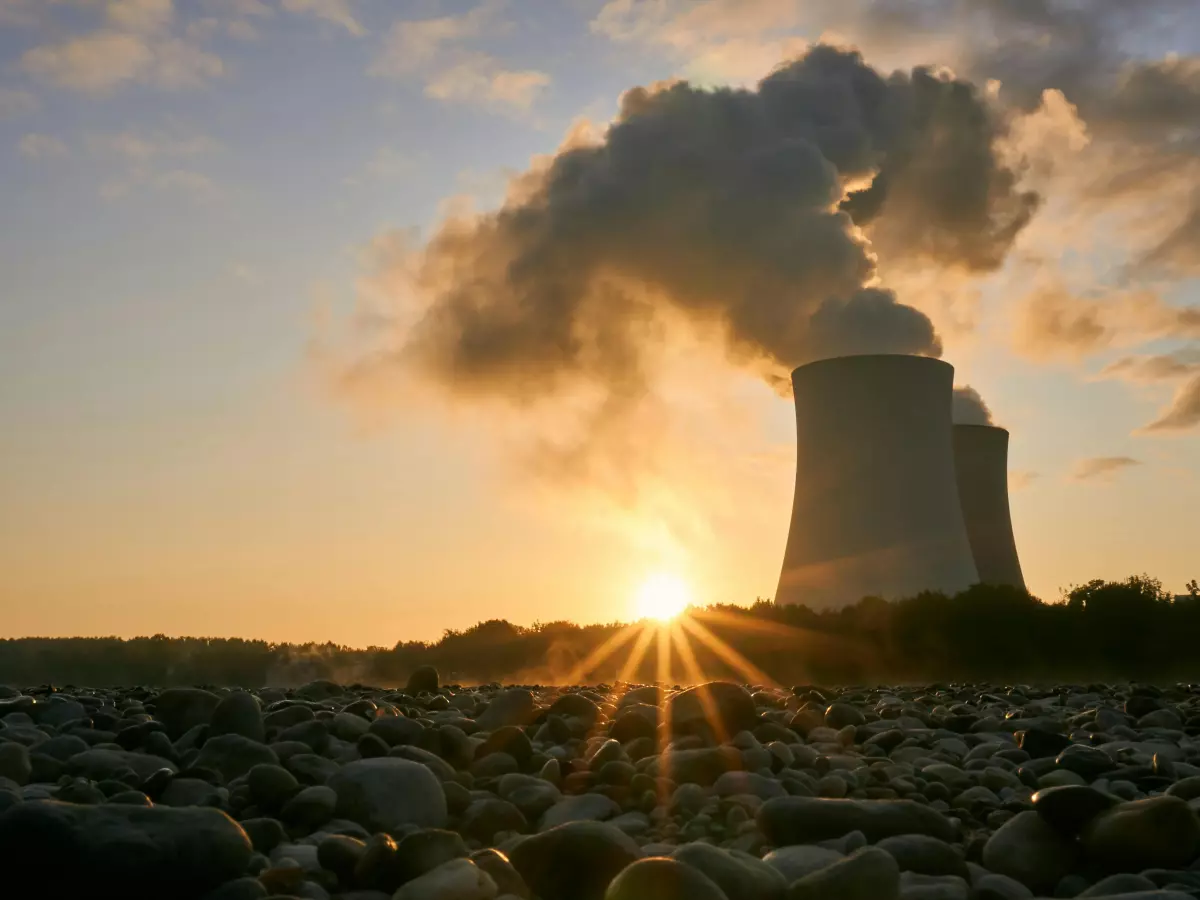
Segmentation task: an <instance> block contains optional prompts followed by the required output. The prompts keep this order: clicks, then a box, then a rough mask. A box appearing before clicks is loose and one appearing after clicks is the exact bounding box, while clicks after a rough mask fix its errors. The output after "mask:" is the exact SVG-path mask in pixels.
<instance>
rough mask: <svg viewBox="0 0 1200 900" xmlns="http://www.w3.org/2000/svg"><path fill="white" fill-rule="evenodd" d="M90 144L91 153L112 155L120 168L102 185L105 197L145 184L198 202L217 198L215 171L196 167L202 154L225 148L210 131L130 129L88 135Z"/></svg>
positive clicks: (105, 157)
mask: <svg viewBox="0 0 1200 900" xmlns="http://www.w3.org/2000/svg"><path fill="white" fill-rule="evenodd" d="M84 143H85V146H86V147H87V150H88V152H89V153H91V154H92V155H93V156H95V157H98V158H100V159H102V160H109V161H110V162H112V163H113V164H114V165H115V168H116V169H117V171H116V172H115V173H114V174H113V175H112V176H111V177H110V178H108V179H107V180H106V181H105V182H104V183H103V184H102V185H101V187H100V195H101V196H102V197H104V198H105V199H108V200H116V199H119V198H122V197H125V196H127V195H129V194H131V193H133V192H134V191H136V190H144V189H148V190H152V191H157V192H163V193H171V194H178V195H182V196H185V197H187V198H189V199H191V200H193V201H197V202H200V201H209V200H213V199H215V198H216V197H217V196H218V195H219V193H220V191H219V189H218V186H217V184H216V182H215V181H213V179H212V178H211V177H210V176H208V175H207V174H205V173H203V172H201V171H198V170H197V169H195V168H194V166H195V163H196V161H197V160H198V159H200V158H201V157H207V156H211V155H213V154H215V153H217V152H219V151H220V149H221V145H220V144H219V143H218V142H217V141H215V140H213V139H212V138H210V137H208V136H207V135H204V134H200V133H195V132H187V131H183V130H181V129H179V128H158V129H128V130H125V131H119V132H108V133H92V134H88V135H87V136H86V138H85V141H84Z"/></svg>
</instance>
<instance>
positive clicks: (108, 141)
mask: <svg viewBox="0 0 1200 900" xmlns="http://www.w3.org/2000/svg"><path fill="white" fill-rule="evenodd" d="M87 145H88V149H89V150H90V151H92V152H93V153H96V154H101V155H110V156H116V157H119V158H121V159H124V160H126V161H128V162H130V163H134V164H142V163H148V162H151V161H152V160H156V159H162V158H165V157H174V158H180V157H196V156H205V155H208V154H211V153H215V152H217V151H218V150H220V149H221V145H220V144H219V143H217V142H216V141H214V140H213V139H212V138H210V137H208V136H207V135H204V134H194V133H193V134H185V133H179V132H175V131H170V130H166V129H151V130H138V129H131V130H127V131H120V132H108V133H98V134H97V133H93V134H89V135H88V136H87Z"/></svg>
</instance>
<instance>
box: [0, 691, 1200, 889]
mask: <svg viewBox="0 0 1200 900" xmlns="http://www.w3.org/2000/svg"><path fill="white" fill-rule="evenodd" d="M35 698H36V699H35ZM714 710H715V711H716V717H715V721H713V720H711V719H710V713H711V711H714ZM1189 723H1190V724H1189ZM64 810H65V811H66V812H64ZM48 811H49V812H48ZM1198 813H1200V687H1195V686H1190V685H1174V686H1164V687H1163V688H1161V689H1158V690H1154V691H1152V690H1151V689H1149V688H1146V687H1143V686H1136V687H1132V688H1131V687H1130V686H1128V685H1094V684H1093V685H1086V686H1082V685H1065V686H1058V687H1047V688H1037V687H1031V686H1028V685H1025V686H1017V687H1008V688H1000V687H995V686H993V687H988V686H981V685H930V686H925V687H903V688H889V689H880V690H877V689H869V688H861V687H860V688H855V689H836V688H826V687H815V686H812V685H805V686H800V687H798V688H795V689H783V688H775V687H770V686H762V685H756V686H743V685H736V684H732V683H728V682H713V683H711V684H708V685H704V686H697V687H691V688H683V689H681V688H675V689H669V690H662V689H660V688H657V687H654V686H649V685H647V686H627V685H622V684H618V685H592V686H575V687H568V688H547V687H542V686H536V685H535V686H530V685H514V686H509V687H503V686H500V685H494V684H493V685H483V686H479V687H473V688H460V687H458V686H456V685H450V686H447V685H443V684H442V682H441V678H440V676H439V675H438V673H437V672H436V670H428V671H426V670H420V671H417V672H414V673H413V675H412V677H411V678H410V679H409V680H408V682H407V684H406V685H405V688H404V690H403V691H397V690H387V689H381V688H370V687H364V686H362V685H351V686H348V687H347V686H343V685H338V684H336V683H334V682H331V681H325V680H318V681H313V682H310V683H308V684H306V685H304V686H303V687H300V688H292V689H287V688H271V689H253V690H241V689H235V690H227V689H208V688H205V687H200V688H169V689H167V690H155V689H149V688H130V689H90V688H78V687H67V688H64V689H61V690H56V691H54V692H51V693H49V694H47V692H46V689H43V688H34V689H30V691H29V692H23V691H21V690H19V689H17V688H7V689H5V688H3V687H2V686H0V838H2V840H0V865H6V868H5V871H10V872H11V871H14V869H15V868H17V867H23V866H26V865H28V864H29V861H30V860H32V861H34V862H37V861H38V860H39V859H41V860H44V862H42V863H41V865H40V867H39V869H38V871H41V872H44V873H45V878H44V880H45V882H46V884H45V888H46V889H45V891H44V892H43V893H45V894H46V895H47V896H64V897H67V896H75V895H80V896H109V895H114V891H115V892H116V894H115V895H119V896H122V897H125V896H129V897H132V898H135V900H140V898H141V897H145V898H146V900H151V898H152V897H153V900H160V898H161V897H164V896H170V897H181V898H184V900H193V898H194V900H259V898H262V897H264V896H268V895H269V896H273V897H279V898H284V897H291V898H305V900H389V898H393V896H405V897H409V898H413V897H416V898H425V897H428V898H430V900H453V898H455V897H462V898H465V900H475V898H484V900H514V898H516V900H534V898H539V900H550V898H554V900H560V898H561V900H576V898H579V900H603V898H605V896H606V894H608V895H609V896H613V897H617V896H619V897H622V898H624V897H629V896H635V897H636V896H655V897H657V896H662V897H671V896H676V895H680V896H683V895H686V896H689V897H690V896H696V897H699V898H704V897H709V898H718V900H719V898H724V900H785V898H786V900H808V898H816V897H829V898H833V900H839V898H851V900H853V898H857V897H860V896H861V897H864V898H865V897H868V896H869V897H871V898H887V900H890V898H895V900H1029V898H1031V897H1033V896H1055V897H1063V898H1066V897H1073V896H1086V897H1113V896H1122V897H1129V898H1133V897H1136V898H1138V900H1176V898H1182V897H1184V896H1193V897H1194V896H1200V819H1198V818H1197V815H1198ZM139 815H149V816H151V817H160V818H153V819H152V820H146V821H152V822H153V823H157V824H151V825H145V824H144V823H143V820H141V819H138V818H137V816H139ZM180 815H182V816H183V817H184V818H176V819H171V818H170V817H171V816H180ZM56 817H57V818H56ZM162 817H165V818H162ZM212 817H217V818H212ZM59 819H62V820H63V821H61V822H60V821H59ZM52 820H53V823H52ZM13 822H16V823H17V824H16V825H15V826H14V825H13V824H12V823H13ZM218 822H219V823H221V824H220V825H218V824H217V823H218ZM6 828H7V829H8V830H7V831H5V830H4V829H6ZM51 833H53V834H54V838H53V840H51V839H50V838H49V837H48V835H49V834H51ZM118 834H124V835H126V837H125V838H117V837H114V835H118ZM220 835H223V837H220ZM127 840H132V841H136V842H139V843H138V846H139V852H138V853H137V854H124V855H122V854H121V853H118V852H113V851H111V850H108V849H106V850H105V851H104V857H105V858H103V859H99V860H98V861H97V862H96V864H95V865H90V864H89V865H87V866H83V867H80V866H76V867H74V868H75V869H78V870H79V871H81V872H82V871H86V873H87V875H86V878H85V877H84V876H83V875H79V874H73V873H71V872H67V871H65V869H66V868H67V867H64V866H61V865H58V864H57V861H58V860H61V859H62V858H65V857H67V856H70V858H72V859H76V858H78V859H84V860H87V859H91V858H92V857H89V855H88V854H91V853H97V852H99V851H97V849H96V848H97V847H99V846H100V844H101V843H103V842H104V841H108V842H109V843H107V844H104V847H105V848H110V847H113V846H125V845H126V844H125V842H126V841H127ZM112 841H116V842H117V843H116V844H115V845H114V844H113V843H112ZM140 842H144V843H145V847H144V848H143V847H142V843H140ZM179 845H186V849H184V850H178V846H179ZM64 848H66V849H64ZM177 850H178V852H179V853H180V854H181V855H180V856H179V859H180V860H181V862H180V863H179V865H178V866H171V867H168V866H165V865H160V864H159V863H158V862H156V860H162V859H166V858H172V859H174V858H175V857H174V856H173V855H172V854H175V853H176V852H177ZM38 854H41V856H39V855H38ZM223 854H224V855H223ZM664 858H665V859H664ZM201 868H202V869H203V870H204V874H200V875H195V876H194V877H193V875H192V874H189V873H193V872H194V871H195V870H198V869H201ZM168 869H170V871H168ZM59 870H63V871H59ZM185 876H186V877H185ZM72 879H75V880H72ZM185 881H186V883H184V882H185ZM647 892H649V894H647ZM714 892H715V893H714Z"/></svg>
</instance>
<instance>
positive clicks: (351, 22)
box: [282, 0, 367, 37]
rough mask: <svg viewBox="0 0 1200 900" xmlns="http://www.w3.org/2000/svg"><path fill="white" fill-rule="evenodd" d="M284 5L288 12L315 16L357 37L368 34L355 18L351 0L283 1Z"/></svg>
mask: <svg viewBox="0 0 1200 900" xmlns="http://www.w3.org/2000/svg"><path fill="white" fill-rule="evenodd" d="M282 5H283V8H284V9H285V10H287V11H288V12H291V13H298V14H301V15H309V16H315V17H316V18H318V19H324V20H325V21H326V22H332V23H333V24H334V25H340V26H341V27H342V28H345V29H346V30H347V31H348V32H350V33H351V34H352V35H354V36H355V37H362V36H363V35H365V34H366V33H367V30H366V29H365V28H364V27H363V26H362V25H360V24H359V22H358V19H356V18H355V17H354V13H353V12H352V11H351V7H350V0H282Z"/></svg>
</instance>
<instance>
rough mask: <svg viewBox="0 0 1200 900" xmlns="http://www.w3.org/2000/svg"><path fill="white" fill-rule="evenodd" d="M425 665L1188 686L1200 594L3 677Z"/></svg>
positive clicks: (736, 616) (513, 633) (182, 657)
mask: <svg viewBox="0 0 1200 900" xmlns="http://www.w3.org/2000/svg"><path fill="white" fill-rule="evenodd" d="M422 665H432V666H434V667H436V668H437V669H438V671H439V672H440V673H441V677H442V681H443V683H461V684H479V683H488V682H508V683H512V682H517V683H526V684H554V683H559V684H561V683H568V682H569V683H593V684H594V683H599V682H613V681H616V680H618V679H624V680H626V681H636V682H653V681H668V682H671V683H680V684H683V683H689V682H694V681H696V680H698V678H700V677H703V678H725V679H734V680H738V681H741V682H746V683H768V682H772V683H776V684H783V685H786V684H796V683H823V684H835V683H837V684H866V683H872V684H879V683H900V682H910V683H911V682H928V681H948V680H979V681H983V680H986V681H1002V682H1029V681H1039V682H1045V681H1056V682H1059V681H1081V682H1088V681H1098V680H1116V679H1121V680H1123V679H1138V680H1148V681H1153V680H1158V681H1167V680H1169V681H1178V680H1191V679H1197V678H1200V586H1198V585H1197V583H1196V582H1195V581H1192V582H1190V583H1189V585H1188V593H1187V594H1185V595H1182V596H1180V597H1173V596H1172V595H1170V594H1169V593H1168V592H1166V591H1165V590H1163V587H1162V584H1161V582H1159V581H1158V580H1156V579H1154V578H1151V577H1149V576H1146V575H1135V576H1131V577H1130V578H1127V579H1125V580H1124V581H1104V580H1099V579H1097V580H1094V581H1089V582H1086V583H1085V584H1081V585H1075V586H1073V587H1071V588H1070V589H1068V590H1065V591H1063V593H1062V596H1061V597H1060V598H1059V600H1058V601H1057V602H1045V601H1042V600H1039V599H1038V598H1036V597H1034V596H1031V595H1030V594H1028V593H1027V592H1025V591H1023V590H1017V589H1014V588H1010V587H994V586H987V585H976V586H974V587H972V588H970V589H968V590H965V591H962V592H961V593H958V594H955V595H953V596H947V595H945V594H940V593H923V594H920V595H918V596H915V597H911V598H906V599H902V600H898V601H893V602H888V601H884V600H881V599H879V598H872V597H867V598H864V599H862V600H860V601H859V602H858V603H855V604H853V605H851V606H848V607H845V608H843V609H840V610H836V611H820V612H818V611H815V610H812V609H809V608H808V607H806V606H776V605H775V604H773V603H771V602H769V601H764V600H758V601H757V602H755V603H754V604H753V605H751V606H735V605H717V606H711V607H704V608H694V609H690V610H688V611H687V612H686V613H684V614H683V616H682V617H681V619H680V620H677V621H676V622H675V623H672V624H670V625H667V626H658V625H654V624H650V623H639V624H634V625H623V624H621V623H612V624H607V625H577V624H574V623H572V622H567V621H557V622H549V623H540V622H539V623H535V624H534V625H532V626H520V625H513V624H511V623H509V622H507V621H504V620H502V619H490V620H487V621H484V622H480V623H478V624H476V625H474V626H472V627H471V628H468V629H465V630H462V631H455V630H447V631H446V632H445V633H444V634H443V635H442V637H441V638H440V639H439V640H437V641H432V642H427V641H400V642H399V643H397V644H395V645H394V646H393V647H390V648H388V647H368V648H365V649H356V648H352V647H345V646H341V645H338V644H333V643H326V644H315V643H310V644H288V643H271V642H267V641H258V640H243V639H240V638H197V637H167V636H165V635H161V634H158V635H154V636H152V637H137V638H131V639H123V638H117V637H101V638H36V637H34V638H11V639H4V640H0V684H9V685H21V686H35V685H43V684H53V685H56V686H63V685H88V686H102V685H132V684H144V685H182V684H197V685H213V686H219V685H230V686H232V685H243V686H252V687H253V686H267V685H272V686H291V685H299V684H303V683H305V682H308V681H312V680H315V679H330V680H333V681H337V682H340V683H343V684H353V683H359V684H364V685H375V686H382V687H390V686H403V685H404V683H405V681H406V679H407V677H408V675H409V674H410V673H411V672H412V671H413V670H414V669H416V668H417V667H418V666H422Z"/></svg>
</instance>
